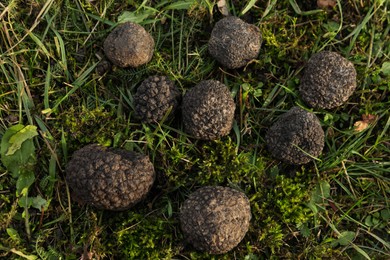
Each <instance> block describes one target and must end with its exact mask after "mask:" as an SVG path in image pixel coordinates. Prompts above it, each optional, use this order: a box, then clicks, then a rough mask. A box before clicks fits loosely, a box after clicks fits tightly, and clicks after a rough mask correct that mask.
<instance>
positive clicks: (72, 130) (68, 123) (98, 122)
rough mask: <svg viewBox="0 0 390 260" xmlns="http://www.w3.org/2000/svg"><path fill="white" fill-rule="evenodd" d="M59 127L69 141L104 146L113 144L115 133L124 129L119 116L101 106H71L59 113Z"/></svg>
mask: <svg viewBox="0 0 390 260" xmlns="http://www.w3.org/2000/svg"><path fill="white" fill-rule="evenodd" d="M59 118H60V122H59V126H58V127H59V128H60V127H61V128H62V130H63V132H64V135H65V138H66V139H67V140H68V141H69V142H71V143H72V142H73V141H74V140H75V141H77V142H79V143H81V144H88V143H99V144H101V145H104V146H110V145H112V144H113V141H114V140H113V138H114V136H115V135H117V134H118V133H120V132H121V130H124V129H125V125H124V123H123V122H122V120H121V118H117V117H115V115H114V111H113V110H111V111H108V110H106V109H104V108H103V107H97V108H94V109H88V108H86V107H85V106H82V107H81V108H75V107H73V106H72V107H71V108H69V109H68V110H67V111H66V112H64V113H62V114H61V115H59Z"/></svg>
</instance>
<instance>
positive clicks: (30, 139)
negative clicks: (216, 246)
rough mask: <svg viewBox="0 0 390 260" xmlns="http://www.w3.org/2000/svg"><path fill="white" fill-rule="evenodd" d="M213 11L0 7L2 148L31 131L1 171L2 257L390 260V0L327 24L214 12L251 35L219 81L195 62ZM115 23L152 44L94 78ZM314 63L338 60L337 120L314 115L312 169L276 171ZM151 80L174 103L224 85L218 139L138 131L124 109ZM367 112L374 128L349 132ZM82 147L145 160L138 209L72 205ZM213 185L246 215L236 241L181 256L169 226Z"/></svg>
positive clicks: (293, 16)
mask: <svg viewBox="0 0 390 260" xmlns="http://www.w3.org/2000/svg"><path fill="white" fill-rule="evenodd" d="M215 2H217V1H208V0H198V1H195V0H193V1H168V0H167V1H148V0H145V1H132V0H128V1H124V0H122V1H113V0H102V1H83V0H75V1H69V0H48V1H40V0H29V1H17V0H5V1H2V2H1V3H0V138H4V136H5V135H4V134H5V133H6V131H7V130H9V129H10V128H11V127H13V126H15V125H18V124H23V125H25V126H29V127H28V128H26V129H25V131H26V132H27V133H28V134H29V136H24V138H26V141H25V142H24V143H23V145H22V147H21V150H19V151H18V153H20V154H19V155H21V157H20V158H22V159H20V160H23V162H24V163H23V164H20V165H19V166H15V167H13V168H12V169H11V167H10V166H8V167H6V164H7V162H5V163H3V164H0V257H4V258H6V259H20V258H26V259H37V258H42V259H60V258H62V259H80V258H81V257H82V258H83V259H92V258H95V259H100V258H107V259H252V260H254V259H278V258H283V259H297V258H301V259H322V258H328V259H351V258H353V259H389V258H390V253H389V252H390V199H389V198H390V134H389V133H390V130H389V128H390V101H389V97H388V95H389V92H390V75H389V74H390V73H389V70H388V69H386V68H387V67H386V66H388V64H389V61H390V36H389V32H390V3H389V1H385V0H367V1H358V0H351V1H338V3H337V5H336V6H335V7H334V8H333V9H329V10H328V11H321V10H317V7H316V5H315V1H294V0H289V1H287V0H283V1H276V0H270V1H234V0H232V1H226V2H227V3H228V5H229V11H230V12H231V13H232V14H234V15H237V16H240V17H242V18H243V19H245V20H247V21H249V22H250V23H253V24H255V25H257V26H259V28H260V29H261V32H262V35H263V43H262V49H261V52H260V55H259V57H258V59H256V60H254V61H253V62H251V63H250V64H249V65H248V66H247V67H245V68H243V69H238V70H225V69H224V68H221V67H219V65H218V63H217V62H215V61H214V60H213V59H212V58H211V57H210V55H209V54H208V50H207V41H208V38H209V36H210V32H211V29H212V26H213V24H214V23H215V22H216V21H218V20H219V19H220V18H221V17H222V15H221V14H220V13H219V12H218V10H217V8H216V7H214V8H213V5H214V4H215ZM118 19H120V20H122V21H123V20H132V21H136V22H138V23H140V24H141V25H143V26H144V27H145V28H146V29H147V30H148V31H149V32H150V33H151V34H152V35H153V37H154V39H155V42H156V49H155V53H154V56H153V59H152V61H151V62H150V63H148V64H147V65H145V66H142V67H140V68H138V69H120V68H116V67H113V68H112V69H111V70H108V71H106V72H105V73H102V74H99V73H98V72H97V70H98V69H99V70H101V69H103V68H102V65H99V62H100V61H102V60H104V59H105V58H104V52H103V49H102V42H103V40H104V39H105V37H106V36H107V34H108V33H109V32H110V31H111V30H112V29H113V28H114V27H115V25H116V23H117V21H118ZM320 50H333V51H337V52H339V53H341V54H342V55H343V56H345V57H347V58H348V59H349V60H351V61H352V62H353V63H354V65H355V68H356V70H357V72H358V79H357V80H358V87H357V90H356V92H355V93H354V94H353V96H352V97H351V98H350V99H349V100H348V102H347V103H346V104H344V105H343V106H341V107H339V108H336V109H332V110H315V111H314V112H315V113H316V114H317V116H318V117H319V118H320V120H321V123H322V126H323V129H324V131H325V134H326V145H325V149H324V152H323V154H322V156H320V158H319V160H316V161H315V162H312V163H309V164H308V165H305V166H301V167H292V166H287V165H285V164H283V163H280V162H279V161H278V160H275V159H274V158H272V157H271V156H270V154H269V153H268V151H267V149H266V147H265V143H264V136H265V133H266V132H267V129H268V128H269V125H270V124H271V123H272V122H274V121H275V120H276V118H277V117H278V116H279V115H280V114H282V113H284V112H285V111H287V110H288V109H289V108H291V107H292V106H294V105H299V106H302V107H305V108H308V107H306V105H305V104H304V102H303V101H302V100H301V99H300V97H299V93H298V86H299V79H300V76H301V75H302V69H303V67H304V64H305V62H306V61H307V59H308V58H309V57H310V56H311V55H312V54H313V53H316V52H318V51H320ZM153 74H162V75H167V76H169V77H170V78H171V79H172V80H174V81H175V83H176V85H177V86H178V87H179V89H180V90H181V91H182V92H183V93H185V91H186V90H188V89H189V88H191V87H192V86H194V85H195V84H196V83H197V82H199V81H200V80H203V79H217V80H220V81H221V82H224V83H225V84H226V85H227V86H228V87H229V88H230V90H231V91H232V94H233V95H234V99H235V101H236V105H237V109H236V116H235V124H234V127H233V130H232V131H231V133H230V135H229V136H228V137H224V138H221V139H220V140H217V141H212V142H206V141H197V140H195V139H192V138H191V137H189V136H188V135H186V134H185V133H184V132H183V129H182V124H181V120H180V118H176V119H172V120H171V121H163V122H160V124H151V125H143V124H141V123H139V121H137V120H136V119H135V117H134V112H133V98H132V96H133V94H134V93H135V90H136V88H137V86H138V85H139V84H140V82H141V81H142V80H143V79H145V78H146V77H147V76H149V75H153ZM366 114H370V115H375V116H377V118H376V120H375V121H374V122H373V123H372V124H371V125H370V126H369V127H368V128H367V129H365V130H364V131H362V132H360V133H357V132H355V131H353V125H354V123H355V122H356V121H359V120H362V115H366ZM33 126H34V127H33ZM35 127H36V128H35ZM36 134H38V135H36ZM35 135H36V136H35ZM89 143H100V144H102V145H106V146H113V147H121V148H124V149H128V150H135V151H139V152H143V153H145V154H147V155H148V156H149V157H150V158H151V160H152V161H153V163H154V166H155V169H156V173H157V178H156V182H155V185H154V186H153V189H152V191H151V192H150V194H149V195H148V197H147V198H146V199H145V200H144V201H143V202H141V203H139V204H138V205H136V206H135V207H134V208H132V209H131V210H128V211H125V212H107V211H99V210H96V209H94V208H91V207H86V206H84V207H81V206H79V205H77V204H76V203H74V202H73V201H71V200H70V195H69V187H67V184H66V182H65V178H64V174H65V172H64V169H65V165H66V163H67V161H68V160H69V158H70V156H71V155H72V153H73V152H74V151H75V150H76V149H78V148H80V147H82V146H83V145H86V144H89ZM7 165H8V164H7ZM18 176H19V177H18ZM20 176H23V179H22V180H21V177H20ZM217 184H218V185H224V186H231V187H234V188H237V189H239V190H241V191H244V192H245V193H246V195H247V196H248V198H249V199H250V203H251V208H252V221H251V227H250V229H249V232H248V233H247V235H246V236H245V238H244V240H243V241H242V242H241V243H240V244H239V245H238V246H237V247H236V248H235V249H234V250H232V251H231V252H229V253H227V254H225V255H222V256H218V257H216V256H210V255H207V254H205V253H202V252H198V251H196V250H194V249H193V248H192V247H191V246H189V245H186V244H185V243H184V242H183V241H184V238H183V234H182V233H181V231H180V226H179V222H178V212H179V208H180V205H181V203H182V202H183V201H184V200H185V199H186V197H187V196H188V195H189V194H190V193H191V192H192V191H194V190H196V189H197V188H199V187H201V186H205V185H217Z"/></svg>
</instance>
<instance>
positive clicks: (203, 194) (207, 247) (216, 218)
mask: <svg viewBox="0 0 390 260" xmlns="http://www.w3.org/2000/svg"><path fill="white" fill-rule="evenodd" d="M250 219H251V211H250V204H249V200H248V198H247V197H246V196H245V194H244V193H242V192H239V191H237V190H234V189H231V188H228V187H221V186H214V187H212V186H206V187H203V188H200V189H198V190H197V191H195V192H194V193H192V194H191V195H190V196H189V198H188V199H187V200H186V201H185V202H184V203H183V205H182V207H181V209H180V223H181V228H182V230H183V233H184V235H185V237H186V239H187V241H188V242H189V243H191V244H192V245H193V246H194V247H195V248H196V249H198V250H201V251H207V252H209V253H211V254H223V253H226V252H228V251H229V250H231V249H233V248H234V247H235V246H237V245H238V243H240V241H241V240H242V239H243V238H244V236H245V234H246V232H247V231H248V228H249V222H250Z"/></svg>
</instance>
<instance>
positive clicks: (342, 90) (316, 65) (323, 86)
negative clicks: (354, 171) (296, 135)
mask: <svg viewBox="0 0 390 260" xmlns="http://www.w3.org/2000/svg"><path fill="white" fill-rule="evenodd" d="M355 89H356V70H355V67H354V66H353V64H352V62H350V61H348V60H347V59H346V58H344V57H342V56H341V55H340V54H338V53H336V52H330V51H322V52H319V53H316V54H314V55H313V56H312V57H311V58H310V59H309V61H308V62H307V64H306V67H305V69H304V74H303V76H302V79H301V84H300V86H299V92H300V94H301V97H302V99H303V100H304V101H305V102H306V103H307V104H308V105H309V106H311V107H313V108H323V109H331V108H335V107H338V106H340V105H342V104H343V103H345V102H346V101H347V100H348V98H349V97H350V96H351V95H352V94H353V92H354V91H355Z"/></svg>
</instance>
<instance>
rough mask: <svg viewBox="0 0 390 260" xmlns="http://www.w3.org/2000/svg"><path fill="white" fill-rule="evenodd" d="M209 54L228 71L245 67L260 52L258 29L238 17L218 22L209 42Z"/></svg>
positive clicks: (229, 17)
mask: <svg viewBox="0 0 390 260" xmlns="http://www.w3.org/2000/svg"><path fill="white" fill-rule="evenodd" d="M208 45H209V47H208V48H209V52H210V54H211V56H213V57H214V58H215V59H216V60H217V61H218V62H219V63H221V64H222V65H223V66H225V67H227V68H229V69H236V68H240V67H243V66H245V65H246V64H247V63H248V62H249V61H251V60H253V59H256V58H257V56H258V55H259V52H260V46H261V33H260V29H259V28H258V27H256V26H255V25H253V24H248V23H246V22H244V21H243V20H241V19H240V18H238V17H234V16H228V17H225V18H223V19H221V20H220V21H218V22H217V23H216V24H215V26H214V28H213V30H212V32H211V37H210V40H209V44H208Z"/></svg>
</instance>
